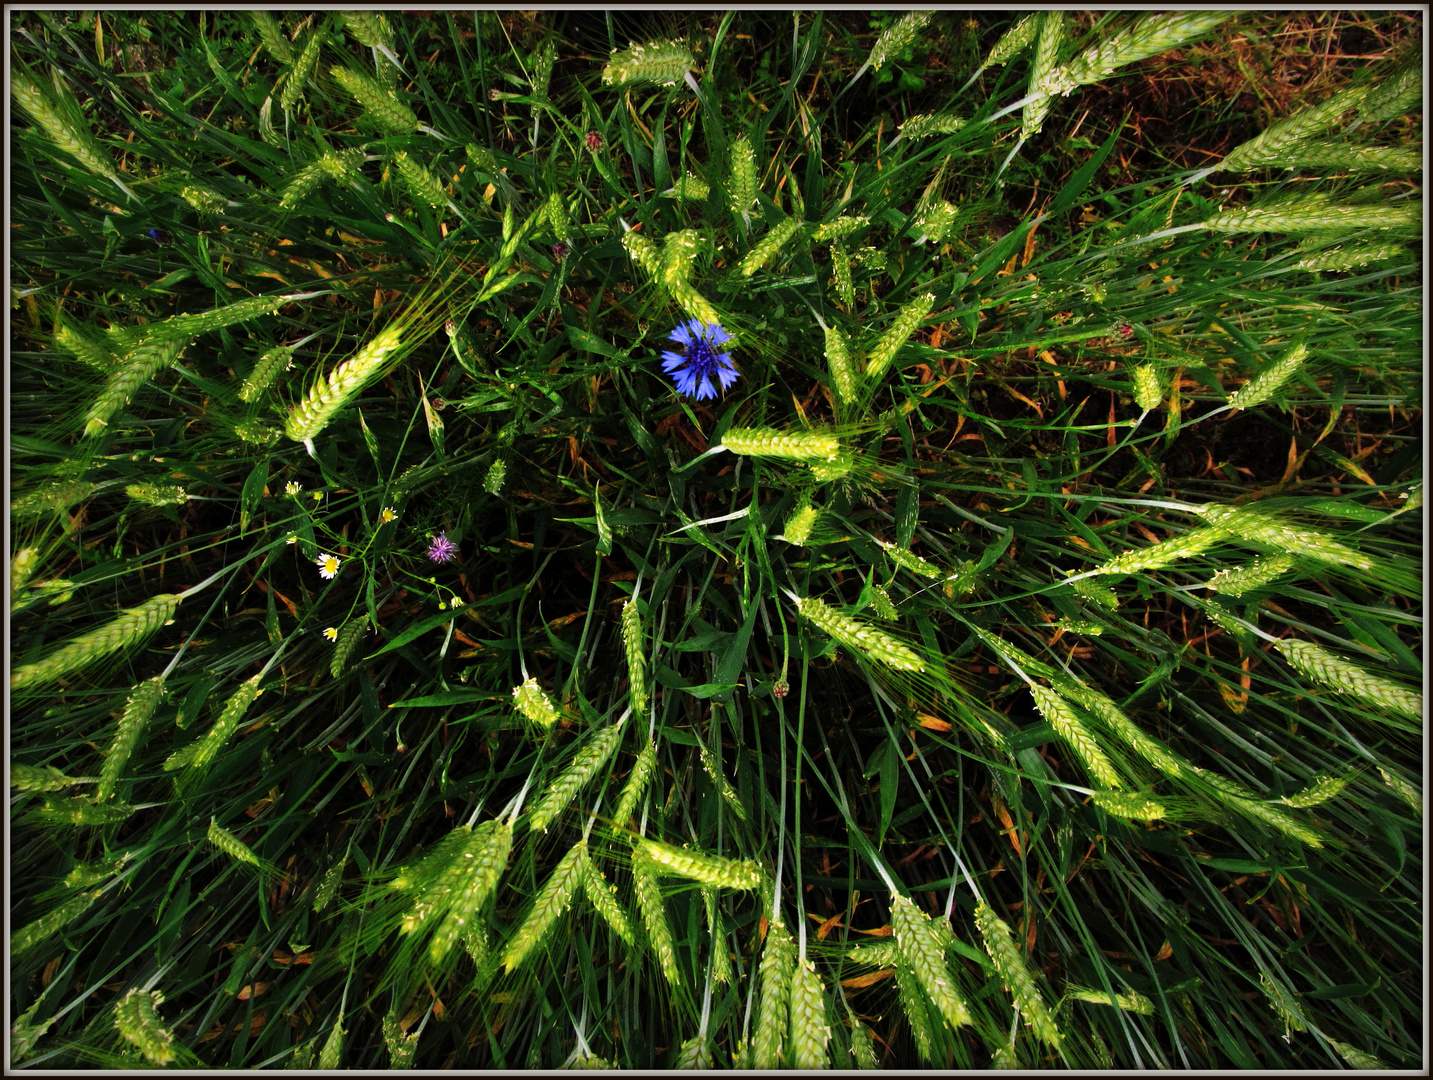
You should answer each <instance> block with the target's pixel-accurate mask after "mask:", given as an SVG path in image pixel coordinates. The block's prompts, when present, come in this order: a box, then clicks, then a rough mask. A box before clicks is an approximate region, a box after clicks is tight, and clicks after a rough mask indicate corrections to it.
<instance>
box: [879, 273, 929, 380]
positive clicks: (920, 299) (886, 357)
mask: <svg viewBox="0 0 1433 1080" xmlns="http://www.w3.org/2000/svg"><path fill="white" fill-rule="evenodd" d="M933 307H935V294H934V293H925V294H923V295H921V296H917V297H916V298H915V299H914V300H910V301H908V302H907V303H905V304H903V305H902V306H901V309H900V311H898V312H897V313H896V319H895V322H893V323H892V324H891V326H890V329H888V330H887V331H886V332H885V333H884V334H882V335H881V338H880V340H879V341H877V342H876V344H875V346H874V347H873V348H872V349H871V351H870V352H869V353H867V354H866V377H867V378H869V379H879V378H880V377H881V375H883V374H884V373H885V370H886V368H887V367H889V366H890V363H891V361H892V360H894V359H895V358H896V353H897V352H899V351H900V349H901V346H903V345H904V344H905V343H906V341H907V340H908V339H909V338H910V336H911V334H913V333H915V329H916V327H917V326H919V325H920V323H921V320H922V319H924V318H925V317H926V316H927V315H929V314H930V310H931V308H933Z"/></svg>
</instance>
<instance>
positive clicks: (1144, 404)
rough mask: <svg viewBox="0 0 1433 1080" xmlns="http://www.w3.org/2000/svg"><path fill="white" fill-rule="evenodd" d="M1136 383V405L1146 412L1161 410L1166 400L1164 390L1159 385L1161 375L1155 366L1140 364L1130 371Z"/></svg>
mask: <svg viewBox="0 0 1433 1080" xmlns="http://www.w3.org/2000/svg"><path fill="white" fill-rule="evenodd" d="M1130 378H1131V380H1132V381H1133V382H1134V403H1135V404H1136V405H1138V406H1139V407H1140V408H1141V409H1143V410H1144V411H1145V412H1152V411H1153V410H1155V409H1157V408H1159V405H1160V402H1162V401H1163V400H1164V390H1163V388H1162V387H1161V386H1160V385H1159V373H1158V372H1157V371H1156V370H1155V367H1154V365H1153V364H1140V365H1138V366H1137V367H1134V368H1132V369H1130Z"/></svg>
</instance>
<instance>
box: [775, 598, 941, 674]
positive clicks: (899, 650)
mask: <svg viewBox="0 0 1433 1080" xmlns="http://www.w3.org/2000/svg"><path fill="white" fill-rule="evenodd" d="M796 610H797V611H798V612H800V613H801V615H802V617H803V618H806V619H809V620H810V621H811V622H813V623H815V624H816V625H817V626H818V627H820V628H821V629H822V630H824V631H825V632H826V633H827V634H829V635H830V636H831V637H833V638H835V639H836V640H837V641H838V642H840V643H841V644H842V645H845V646H846V647H847V648H850V649H856V650H857V651H859V652H862V653H864V654H866V655H867V656H869V657H871V658H872V659H873V660H878V661H880V662H881V663H882V664H885V665H886V666H887V667H889V668H894V669H895V670H897V671H924V670H925V661H924V660H922V659H921V658H920V656H919V655H918V654H917V653H916V652H915V651H914V650H913V649H911V648H910V647H909V646H907V645H904V644H902V643H901V642H900V641H898V640H897V639H895V638H893V637H891V636H890V635H889V634H887V633H885V632H883V631H881V630H877V629H875V628H874V627H871V626H868V625H867V624H865V623H863V622H858V621H857V620H856V619H853V618H851V617H850V616H849V615H846V614H843V613H842V612H840V611H837V610H836V609H835V608H833V607H831V606H830V605H828V604H827V603H826V602H825V601H823V600H820V599H818V598H817V597H814V596H807V597H802V598H801V599H799V600H797V601H796Z"/></svg>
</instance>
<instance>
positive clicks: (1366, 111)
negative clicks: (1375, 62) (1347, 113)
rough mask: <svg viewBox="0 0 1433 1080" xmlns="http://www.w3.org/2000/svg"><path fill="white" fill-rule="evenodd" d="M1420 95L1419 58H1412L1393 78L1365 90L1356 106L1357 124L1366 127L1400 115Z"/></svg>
mask: <svg viewBox="0 0 1433 1080" xmlns="http://www.w3.org/2000/svg"><path fill="white" fill-rule="evenodd" d="M1422 96H1423V64H1422V58H1421V57H1419V56H1416V55H1415V56H1412V57H1410V59H1408V60H1407V61H1406V62H1404V63H1403V64H1402V65H1401V66H1400V67H1399V68H1398V69H1397V70H1396V71H1394V72H1393V74H1392V75H1389V76H1386V77H1385V78H1382V79H1380V80H1379V81H1378V82H1377V83H1375V84H1374V85H1373V86H1370V87H1368V89H1367V90H1366V91H1365V93H1364V96H1363V101H1362V102H1361V103H1360V105H1359V107H1358V123H1360V124H1369V123H1374V122H1377V121H1380V120H1392V119H1393V118H1394V117H1395V116H1402V115H1403V114H1404V113H1405V112H1407V111H1409V110H1410V109H1411V108H1412V106H1413V104H1414V103H1415V102H1416V101H1418V99H1419V98H1421V97H1422Z"/></svg>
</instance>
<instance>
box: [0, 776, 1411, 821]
mask: <svg viewBox="0 0 1433 1080" xmlns="http://www.w3.org/2000/svg"><path fill="white" fill-rule="evenodd" d="M12 768H13V766H12ZM1378 771H1379V774H1380V775H1381V776H1382V777H1383V782H1384V783H1385V784H1387V785H1388V786H1389V787H1390V788H1391V789H1392V790H1393V792H1394V794H1396V795H1397V796H1398V797H1399V798H1400V799H1402V800H1403V801H1404V802H1406V803H1407V804H1408V805H1409V806H1410V807H1412V809H1413V812H1414V813H1416V814H1417V815H1418V816H1419V817H1422V816H1423V791H1422V789H1420V788H1419V787H1417V786H1416V785H1414V784H1410V783H1409V782H1408V781H1407V780H1405V779H1404V778H1403V777H1401V776H1399V775H1398V774H1397V773H1393V772H1389V771H1388V770H1387V769H1385V768H1382V767H1380V768H1379V770H1378Z"/></svg>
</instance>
